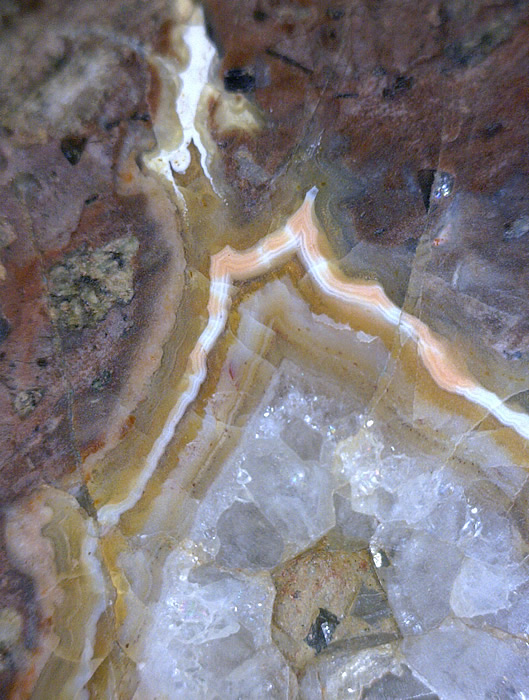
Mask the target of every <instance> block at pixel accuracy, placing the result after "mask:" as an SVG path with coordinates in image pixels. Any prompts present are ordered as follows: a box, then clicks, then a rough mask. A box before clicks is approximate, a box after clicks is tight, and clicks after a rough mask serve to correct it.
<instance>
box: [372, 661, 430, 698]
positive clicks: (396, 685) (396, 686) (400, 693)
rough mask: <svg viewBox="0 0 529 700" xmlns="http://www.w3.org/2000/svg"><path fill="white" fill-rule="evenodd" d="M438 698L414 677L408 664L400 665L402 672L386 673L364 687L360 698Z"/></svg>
mask: <svg viewBox="0 0 529 700" xmlns="http://www.w3.org/2000/svg"><path fill="white" fill-rule="evenodd" d="M383 698H385V699H387V700H389V699H390V698H391V700H439V696H438V695H437V694H436V693H434V692H432V690H431V688H428V686H426V685H425V684H424V683H421V681H420V680H419V679H418V678H415V676H414V675H413V673H412V672H411V670H410V668H409V667H408V666H404V665H403V666H402V673H401V674H400V675H399V674H396V673H387V674H386V675H385V676H382V678H379V679H378V680H376V681H375V682H374V683H372V684H371V685H370V686H369V688H364V690H363V691H362V695H361V696H360V700H382V699H383Z"/></svg>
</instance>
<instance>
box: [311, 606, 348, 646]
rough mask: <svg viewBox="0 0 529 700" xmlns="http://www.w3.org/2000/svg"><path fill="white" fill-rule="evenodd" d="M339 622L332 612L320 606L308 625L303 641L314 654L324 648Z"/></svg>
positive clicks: (330, 639) (329, 641)
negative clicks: (307, 631)
mask: <svg viewBox="0 0 529 700" xmlns="http://www.w3.org/2000/svg"><path fill="white" fill-rule="evenodd" d="M339 624H340V620H339V619H338V618H337V617H336V615H333V613H332V612H329V610H326V609H325V608H320V612H319V613H318V616H317V617H316V619H315V620H314V622H313V623H312V625H311V627H310V632H309V633H308V635H307V636H306V637H305V641H306V642H307V644H308V645H309V647H312V648H313V649H314V650H315V651H316V654H319V653H320V652H321V651H323V650H324V649H326V648H327V647H328V646H329V644H330V643H331V641H332V636H333V634H334V632H335V630H336V628H337V627H338V625H339Z"/></svg>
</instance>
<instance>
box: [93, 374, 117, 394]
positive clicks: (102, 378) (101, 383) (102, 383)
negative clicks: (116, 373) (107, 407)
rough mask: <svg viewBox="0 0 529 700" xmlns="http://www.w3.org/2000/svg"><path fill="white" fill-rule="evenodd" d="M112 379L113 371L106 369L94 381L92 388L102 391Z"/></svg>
mask: <svg viewBox="0 0 529 700" xmlns="http://www.w3.org/2000/svg"><path fill="white" fill-rule="evenodd" d="M111 379H112V372H111V371H110V370H108V369H104V370H103V371H102V372H101V373H100V374H99V375H98V376H97V377H96V378H95V379H94V381H93V382H92V384H91V386H92V389H94V391H101V390H102V389H104V388H105V387H106V386H107V384H109V382H110V380H111Z"/></svg>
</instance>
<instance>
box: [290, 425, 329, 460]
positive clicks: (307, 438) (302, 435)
mask: <svg viewBox="0 0 529 700" xmlns="http://www.w3.org/2000/svg"><path fill="white" fill-rule="evenodd" d="M281 439H282V440H283V442H285V443H286V444H287V445H288V446H289V447H290V448H291V449H292V450H294V452H295V453H296V454H297V455H298V457H300V459H302V460H308V459H318V457H319V456H320V450H321V443H322V441H323V438H322V435H321V433H319V432H317V431H316V430H315V429H314V428H311V427H310V426H309V425H307V423H306V422H305V421H303V420H301V418H297V417H296V418H293V419H292V420H289V421H288V422H287V424H286V425H285V427H284V428H283V430H282V431H281Z"/></svg>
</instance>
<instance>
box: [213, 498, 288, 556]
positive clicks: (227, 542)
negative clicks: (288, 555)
mask: <svg viewBox="0 0 529 700" xmlns="http://www.w3.org/2000/svg"><path fill="white" fill-rule="evenodd" d="M217 536H218V537H219V539H220V543H221V545H220V550H219V553H218V554H217V562H218V563H219V564H222V565H223V566H228V567H234V568H248V569H266V568H271V567H273V566H275V565H276V564H278V563H279V561H280V560H281V555H282V553H283V540H282V538H281V536H280V535H279V533H278V532H277V530H276V529H275V527H274V526H273V525H272V524H271V523H270V521H269V520H267V519H266V518H265V517H264V515H263V514H262V513H261V511H260V510H259V509H258V508H257V507H256V506H255V505H254V504H253V503H242V502H241V501H235V503H233V505H231V506H230V507H229V508H228V509H227V510H225V511H224V512H223V513H222V514H221V516H220V518H219V520H218V523H217Z"/></svg>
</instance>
